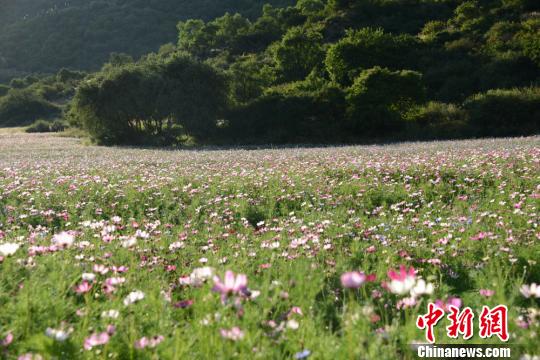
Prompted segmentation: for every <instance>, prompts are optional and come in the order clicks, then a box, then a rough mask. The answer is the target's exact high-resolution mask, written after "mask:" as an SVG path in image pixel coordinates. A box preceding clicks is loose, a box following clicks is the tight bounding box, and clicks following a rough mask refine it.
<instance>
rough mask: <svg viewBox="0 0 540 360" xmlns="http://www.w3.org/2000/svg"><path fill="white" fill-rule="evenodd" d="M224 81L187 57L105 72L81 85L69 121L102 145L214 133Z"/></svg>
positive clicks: (166, 141) (166, 140)
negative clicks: (76, 121)
mask: <svg viewBox="0 0 540 360" xmlns="http://www.w3.org/2000/svg"><path fill="white" fill-rule="evenodd" d="M227 92H228V88H227V83H226V80H225V78H224V77H223V76H222V75H221V74H219V73H218V72H217V71H216V70H214V69H213V68H211V67H210V66H209V65H206V64H202V63H198V62H196V61H194V60H192V59H191V58H189V57H186V56H174V57H171V58H168V59H160V58H153V57H150V58H148V59H145V60H143V61H141V62H139V63H135V64H131V63H130V64H125V65H121V66H115V67H108V68H107V69H106V70H104V71H102V72H101V73H98V74H96V75H95V76H94V77H93V78H92V79H90V80H89V81H86V82H85V83H84V84H83V85H81V86H79V88H78V89H77V93H76V95H75V98H74V101H73V103H72V105H71V108H70V110H69V112H70V117H72V118H75V119H78V121H79V122H80V125H81V126H82V127H83V128H84V129H85V130H87V131H88V133H89V134H90V135H91V136H92V138H93V139H94V140H95V141H97V142H98V143H103V144H148V142H149V141H150V142H151V143H152V144H153V145H156V144H158V143H160V144H170V143H173V142H176V141H177V139H178V136H179V135H180V134H185V135H189V136H192V137H195V138H204V137H207V136H208V135H209V134H211V133H212V132H213V131H215V130H216V121H217V119H219V115H218V114H219V113H220V112H221V111H222V109H223V108H224V107H225V104H226V100H227Z"/></svg>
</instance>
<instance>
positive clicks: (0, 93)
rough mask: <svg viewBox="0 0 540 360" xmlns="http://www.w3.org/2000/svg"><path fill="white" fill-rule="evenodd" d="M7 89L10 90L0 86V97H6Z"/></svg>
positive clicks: (7, 87)
mask: <svg viewBox="0 0 540 360" xmlns="http://www.w3.org/2000/svg"><path fill="white" fill-rule="evenodd" d="M9 89H11V88H10V87H9V86H7V85H2V84H0V97H2V96H4V95H6V94H7V93H8V91H9Z"/></svg>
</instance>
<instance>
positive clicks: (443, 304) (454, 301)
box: [435, 297, 462, 311]
mask: <svg viewBox="0 0 540 360" xmlns="http://www.w3.org/2000/svg"><path fill="white" fill-rule="evenodd" d="M450 305H452V306H455V307H457V308H458V309H459V308H461V305H462V301H461V299H460V298H458V297H449V298H448V299H446V301H444V300H441V299H438V300H435V306H436V307H438V308H440V309H443V310H444V311H448V310H449V307H450Z"/></svg>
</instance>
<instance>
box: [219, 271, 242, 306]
mask: <svg viewBox="0 0 540 360" xmlns="http://www.w3.org/2000/svg"><path fill="white" fill-rule="evenodd" d="M212 290H213V291H215V292H219V293H221V300H222V301H225V300H226V299H227V296H229V295H232V294H236V295H249V291H248V288H247V276H246V275H245V274H238V275H236V276H235V274H234V273H233V272H232V271H230V270H227V271H226V272H225V276H224V278H223V281H222V280H221V279H220V278H219V277H218V276H214V287H213V288H212Z"/></svg>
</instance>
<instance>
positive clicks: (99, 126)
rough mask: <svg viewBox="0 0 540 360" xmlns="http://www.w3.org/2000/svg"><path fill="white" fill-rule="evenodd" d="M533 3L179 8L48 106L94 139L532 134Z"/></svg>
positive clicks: (319, 0)
mask: <svg viewBox="0 0 540 360" xmlns="http://www.w3.org/2000/svg"><path fill="white" fill-rule="evenodd" d="M539 10H540V4H538V3H537V2H536V1H532V0H496V1H484V0H467V1H463V0H444V1H439V0H421V1H420V0H362V1H348V0H327V1H325V0H299V1H297V2H296V3H295V4H294V5H293V6H287V7H273V6H271V5H265V6H264V7H263V10H262V14H261V16H259V17H250V16H245V15H241V14H238V13H235V14H233V13H225V15H223V16H221V17H218V18H215V19H211V20H205V19H189V20H182V21H180V22H178V24H177V30H178V38H177V41H176V43H175V44H165V45H163V46H161V47H160V49H159V50H158V51H156V52H155V53H150V54H148V55H144V56H142V57H141V58H139V59H138V60H134V59H133V58H132V57H130V56H128V55H122V54H113V56H111V57H110V59H109V61H108V62H107V63H106V64H105V65H104V66H103V67H102V68H101V70H100V71H98V72H95V73H91V74H89V75H88V76H87V77H86V78H85V79H84V81H82V82H80V83H79V81H80V79H79V80H76V81H72V82H70V83H69V84H68V87H67V89H68V90H66V91H67V92H68V93H70V94H75V96H74V99H73V101H72V102H71V103H69V104H68V105H65V104H64V105H63V104H60V105H58V104H54V103H53V104H52V105H53V106H57V107H62V110H63V113H64V117H65V118H66V119H67V120H69V121H70V122H71V124H72V125H75V126H80V127H83V128H85V129H86V130H87V131H88V132H89V133H90V134H91V136H92V137H93V139H94V140H95V141H97V142H99V143H104V144H118V143H126V144H149V143H150V144H156V145H157V144H177V143H181V142H185V141H196V142H197V143H218V144H225V143H226V144H230V143H241V144H245V143H269V142H271V143H298V142H317V143H322V142H327V143H331V142H373V141H385V140H401V139H432V138H459V137H471V136H475V137H476V136H502V135H525V134H532V133H538V132H540V89H539V87H538V82H539V79H540V36H539V35H538V34H539V33H540V14H539V12H538V11H539ZM107 13H109V12H107ZM133 46H135V45H133ZM141 46H142V45H141ZM57 77H58V76H57ZM27 79H28V78H26V79H16V80H13V81H12V82H11V89H6V90H4V92H6V95H4V96H3V97H2V98H0V123H4V124H5V123H9V124H14V125H15V123H17V124H18V123H20V122H19V121H18V119H16V118H15V119H14V118H13V116H12V115H9V114H10V113H9V112H7V114H8V115H7V116H6V115H5V114H6V111H5V110H3V109H5V108H6V105H5V104H6V103H10V102H12V101H13V99H17V96H18V93H19V92H21V91H30V92H32V91H31V90H32V86H34V88H36V87H39V86H37V85H29V86H27V87H22V86H19V88H18V89H13V88H14V87H16V86H14V85H16V84H14V83H13V82H14V81H15V82H25V81H26V82H28V80H27ZM38 83H43V80H40V81H39V82H38ZM49 86H50V85H49ZM29 89H30V90H29ZM0 90H1V89H0ZM33 93H34V94H35V93H36V91H33ZM38 95H39V94H38ZM38 98H39V99H41V100H47V99H46V98H45V99H44V98H43V97H39V96H38ZM40 105H42V106H43V108H39V107H38V106H37V105H36V107H35V108H36V109H38V110H39V111H37V110H36V112H42V113H43V114H45V113H49V112H50V113H54V112H53V109H52V108H48V107H46V106H45V104H40ZM47 105H49V104H47ZM43 114H40V115H39V116H38V115H37V114H36V116H34V118H35V119H37V118H41V117H43ZM26 119H28V120H35V119H30V118H29V117H28V116H27V117H26Z"/></svg>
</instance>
